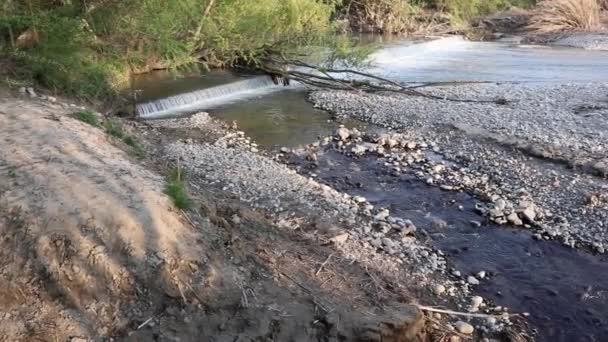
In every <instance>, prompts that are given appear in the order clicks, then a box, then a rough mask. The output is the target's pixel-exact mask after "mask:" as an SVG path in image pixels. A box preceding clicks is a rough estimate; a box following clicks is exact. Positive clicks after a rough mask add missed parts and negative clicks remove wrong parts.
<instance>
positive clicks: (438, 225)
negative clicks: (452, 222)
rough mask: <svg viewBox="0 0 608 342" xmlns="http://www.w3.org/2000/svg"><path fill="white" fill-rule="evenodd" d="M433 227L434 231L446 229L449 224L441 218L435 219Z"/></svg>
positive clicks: (432, 223)
mask: <svg viewBox="0 0 608 342" xmlns="http://www.w3.org/2000/svg"><path fill="white" fill-rule="evenodd" d="M431 227H433V229H445V228H447V227H448V223H447V222H445V221H444V220H442V219H440V218H436V217H435V218H433V221H432V222H431Z"/></svg>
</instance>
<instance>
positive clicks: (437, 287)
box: [433, 284, 445, 296]
mask: <svg viewBox="0 0 608 342" xmlns="http://www.w3.org/2000/svg"><path fill="white" fill-rule="evenodd" d="M433 292H434V293H435V294H436V295H438V296H439V295H441V294H442V293H444V292H445V286H443V285H441V284H439V285H435V287H433Z"/></svg>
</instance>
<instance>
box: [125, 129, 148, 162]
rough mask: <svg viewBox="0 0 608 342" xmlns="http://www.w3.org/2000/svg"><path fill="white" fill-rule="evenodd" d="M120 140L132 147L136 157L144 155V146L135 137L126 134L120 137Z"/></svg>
mask: <svg viewBox="0 0 608 342" xmlns="http://www.w3.org/2000/svg"><path fill="white" fill-rule="evenodd" d="M122 141H123V142H124V143H125V144H127V145H128V146H130V147H131V148H132V150H133V153H135V155H136V156H137V157H139V158H142V157H143V156H144V155H145V151H144V147H143V146H142V145H141V143H140V142H139V140H137V138H136V137H134V136H132V135H126V136H125V137H124V138H122Z"/></svg>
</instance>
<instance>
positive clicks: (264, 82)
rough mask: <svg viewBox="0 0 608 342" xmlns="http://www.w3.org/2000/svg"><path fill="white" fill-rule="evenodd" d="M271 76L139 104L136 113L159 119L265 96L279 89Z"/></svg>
mask: <svg viewBox="0 0 608 342" xmlns="http://www.w3.org/2000/svg"><path fill="white" fill-rule="evenodd" d="M280 88H281V86H278V85H275V84H274V82H273V81H272V79H271V78H270V76H257V77H254V78H250V79H246V80H242V81H237V82H233V83H228V84H224V85H219V86H215V87H211V88H206V89H201V90H196V91H192V92H188V93H184V94H179V95H174V96H170V97H166V98H163V99H158V100H153V101H149V102H144V103H139V104H137V105H136V109H135V110H136V114H137V116H138V117H140V118H142V119H159V118H163V117H169V116H176V115H180V114H187V113H192V112H196V111H199V110H204V109H207V108H210V107H213V106H218V105H220V104H224V103H227V102H232V101H235V100H237V99H243V98H247V97H251V96H255V95H260V94H266V93H270V92H272V91H276V90H278V89H280Z"/></svg>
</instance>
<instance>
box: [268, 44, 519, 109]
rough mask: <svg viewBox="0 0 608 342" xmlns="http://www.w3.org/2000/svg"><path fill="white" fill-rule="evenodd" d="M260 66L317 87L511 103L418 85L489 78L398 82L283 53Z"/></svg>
mask: <svg viewBox="0 0 608 342" xmlns="http://www.w3.org/2000/svg"><path fill="white" fill-rule="evenodd" d="M260 69H262V70H263V71H265V72H267V73H269V74H270V75H271V76H272V77H273V79H276V78H277V77H281V78H283V80H284V82H283V83H284V84H288V83H289V80H294V81H297V82H300V83H302V84H305V85H309V86H312V87H315V88H321V89H331V90H350V91H352V90H358V91H362V92H367V93H381V92H392V93H399V94H404V95H409V96H417V97H425V98H429V99H434V100H444V101H453V102H467V103H492V104H500V105H505V104H508V103H509V101H507V100H506V99H504V98H498V99H491V100H477V99H461V98H454V97H447V96H439V95H434V94H431V93H428V92H423V91H421V90H419V89H421V88H426V87H435V86H441V85H460V84H479V83H490V82H488V81H451V82H403V83H399V82H396V81H393V80H391V79H388V78H385V77H381V76H377V75H374V74H370V73H367V72H363V71H359V70H354V69H343V68H325V67H321V66H317V65H313V64H310V63H306V62H303V61H301V60H289V59H287V58H285V57H284V56H279V57H277V56H275V55H269V56H267V58H266V59H265V62H264V63H263V64H262V65H261V66H260Z"/></svg>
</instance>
